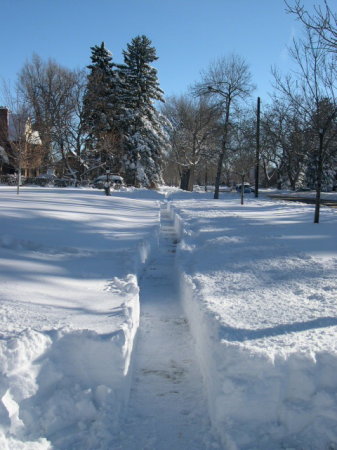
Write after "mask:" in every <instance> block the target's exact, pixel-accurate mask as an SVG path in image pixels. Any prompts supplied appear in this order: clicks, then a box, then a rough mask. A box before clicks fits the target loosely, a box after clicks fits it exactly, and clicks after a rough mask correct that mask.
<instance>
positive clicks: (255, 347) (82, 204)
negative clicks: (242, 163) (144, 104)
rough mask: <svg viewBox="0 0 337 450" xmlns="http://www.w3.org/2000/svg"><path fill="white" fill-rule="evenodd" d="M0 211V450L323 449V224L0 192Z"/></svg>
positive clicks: (290, 211)
mask: <svg viewBox="0 0 337 450" xmlns="http://www.w3.org/2000/svg"><path fill="white" fill-rule="evenodd" d="M0 208H1V209H0V217H1V221H0V283H1V290H0V313H1V318H2V320H1V328H0V393H1V399H2V401H1V403H0V448H1V449H10V450H16V449H24V450H27V449H28V450H31V449H34V450H35V449H39V450H40V449H49V448H54V449H60V450H72V449H81V450H94V449H102V450H110V449H123V450H124V449H126V450H138V449H151V450H152V449H153V450H161V449H171V448H175V449H177V450H183V449H184V450H189V449H198V448H200V449H207V448H223V449H230V450H232V449H240V450H241V449H261V450H262V449H265V450H267V449H268V450H270V449H285V448H288V449H290V448H292V449H306V450H310V449H312V450H314V449H322V450H323V449H330V450H332V449H337V427H336V421H337V344H336V337H337V301H336V300H337V281H336V276H335V274H336V269H337V211H336V210H334V209H329V208H326V207H323V208H322V210H321V223H320V224H318V225H317V224H313V206H310V205H304V204H300V203H290V202H289V203H287V202H280V201H276V200H271V199H268V198H267V197H264V196H261V197H260V198H259V199H255V198H253V197H252V196H251V195H248V196H246V199H245V204H244V205H243V206H241V205H240V200H239V195H238V194H236V193H223V194H221V198H220V200H218V201H216V200H212V194H211V193H203V192H200V193H184V192H180V191H179V190H174V189H169V188H166V189H165V188H163V189H162V190H161V191H160V192H155V191H147V190H131V191H127V192H119V193H114V194H113V195H112V196H111V197H105V196H104V195H103V193H102V191H96V190H89V189H48V188H33V187H32V188H29V187H24V188H22V192H21V194H20V196H17V195H16V193H15V188H11V187H4V186H1V187H0ZM168 213H169V215H168ZM170 220H171V222H170ZM137 330H138V331H137ZM135 337H136V338H137V339H135Z"/></svg>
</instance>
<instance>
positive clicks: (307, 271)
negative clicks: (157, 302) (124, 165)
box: [171, 193, 337, 449]
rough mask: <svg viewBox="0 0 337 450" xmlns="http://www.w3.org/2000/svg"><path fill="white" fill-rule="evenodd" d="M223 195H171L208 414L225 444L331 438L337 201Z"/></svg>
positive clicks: (291, 443) (336, 359) (323, 442)
mask: <svg viewBox="0 0 337 450" xmlns="http://www.w3.org/2000/svg"><path fill="white" fill-rule="evenodd" d="M178 197H179V195H178ZM222 199H223V201H221V200H220V201H214V200H211V198H210V195H208V196H207V195H206V194H204V195H202V194H200V195H199V197H198V199H194V198H193V197H191V198H190V199H188V200H182V199H179V200H174V198H173V202H172V206H171V213H172V215H173V216H175V217H176V228H177V231H178V232H179V230H180V233H181V239H182V242H181V245H180V248H179V255H178V261H179V262H180V264H181V273H182V275H181V285H182V287H181V290H182V292H183V295H182V298H183V302H184V305H185V310H186V312H187V315H188V317H189V320H190V323H191V329H192V333H193V336H194V338H195V340H196V343H197V351H198V356H199V361H200V364H201V367H202V372H203V375H204V379H205V382H206V386H207V389H208V399H209V408H210V414H211V420H212V423H213V424H214V426H215V427H216V429H217V431H218V433H219V434H220V436H221V438H222V443H223V445H224V447H225V448H231V449H232V448H233V449H253V448H254V449H255V448H256V449H270V448H288V447H289V448H306V449H321V448H322V449H323V448H335V447H331V445H332V443H333V445H335V446H336V444H337V431H336V426H335V424H336V419H337V396H336V389H337V377H336V368H337V346H336V332H337V304H336V293H337V284H336V277H335V273H336V268H337V239H336V237H337V236H336V234H337V228H336V220H337V217H336V211H335V210H332V209H328V208H322V212H321V224H319V225H317V224H313V223H312V221H313V207H312V206H308V205H304V204H294V203H290V202H289V203H286V202H282V203H281V202H276V201H271V200H267V199H258V200H255V199H253V198H251V196H250V197H249V199H246V203H245V205H243V206H241V205H240V204H239V196H238V194H228V193H226V194H224V195H223V196H222ZM182 223H183V224H184V226H183V228H182V226H181V224H182ZM329 445H330V447H328V446H329Z"/></svg>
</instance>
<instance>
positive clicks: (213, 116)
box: [163, 95, 221, 190]
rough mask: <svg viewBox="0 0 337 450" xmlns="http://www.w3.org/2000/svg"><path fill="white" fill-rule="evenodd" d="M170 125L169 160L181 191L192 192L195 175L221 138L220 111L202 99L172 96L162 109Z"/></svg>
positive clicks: (210, 155)
mask: <svg viewBox="0 0 337 450" xmlns="http://www.w3.org/2000/svg"><path fill="white" fill-rule="evenodd" d="M163 112H164V114H165V116H166V117H167V118H168V119H169V121H170V122H171V125H172V128H171V132H170V138H171V145H172V159H173V160H174V162H175V164H176V165H177V166H178V168H179V172H180V175H181V183H180V187H181V189H185V190H193V184H194V181H195V173H196V171H197V170H198V168H199V167H200V165H203V166H204V165H205V162H206V161H207V160H209V158H211V157H212V156H213V155H212V150H214V145H215V142H216V141H219V138H220V116H221V111H220V110H219V109H218V108H216V107H214V106H213V105H209V103H208V102H207V100H206V99H205V98H198V99H196V98H193V97H188V96H186V95H185V96H181V97H172V98H170V99H169V100H168V101H167V102H166V103H165V105H164V107H163Z"/></svg>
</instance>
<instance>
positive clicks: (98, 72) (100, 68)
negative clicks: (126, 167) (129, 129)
mask: <svg viewBox="0 0 337 450" xmlns="http://www.w3.org/2000/svg"><path fill="white" fill-rule="evenodd" d="M91 51H92V55H91V61H92V63H91V64H90V65H89V66H88V69H90V73H89V75H88V84H87V89H86V93H85V96H84V123H85V128H86V131H87V133H88V144H89V147H90V149H91V153H92V156H94V158H95V160H96V162H98V163H106V164H107V167H108V166H109V167H110V168H111V167H112V164H114V167H116V166H117V167H118V158H116V157H115V158H114V156H116V154H118V147H119V141H120V132H119V129H118V128H119V127H118V111H119V107H118V104H119V93H120V89H121V87H120V78H119V75H118V68H117V66H116V65H115V64H114V63H113V62H112V55H111V53H110V52H109V50H107V49H106V48H105V45H104V42H102V44H101V45H100V46H98V45H95V46H94V47H91ZM115 170H116V169H115ZM117 170H118V168H117Z"/></svg>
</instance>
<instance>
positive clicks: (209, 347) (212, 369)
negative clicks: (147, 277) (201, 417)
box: [169, 204, 337, 450]
mask: <svg viewBox="0 0 337 450" xmlns="http://www.w3.org/2000/svg"><path fill="white" fill-rule="evenodd" d="M169 209H170V214H171V217H172V219H173V220H174V223H175V229H176V232H177V235H178V237H180V244H179V245H178V249H177V270H178V273H179V274H180V283H181V299H182V303H183V306H184V309H185V312H186V316H187V318H188V320H189V325H190V328H191V332H192V334H193V337H194V340H195V345H196V353H197V357H198V360H199V364H200V368H201V372H202V374H203V377H204V382H205V386H206V390H207V396H208V406H209V413H210V417H211V421H212V425H213V427H214V428H215V430H216V431H217V433H218V434H219V436H220V438H221V440H222V443H223V446H224V448H226V449H228V450H244V449H246V450H248V449H249V450H253V449H258V450H270V449H271V448H273V449H281V448H282V449H283V448H291V449H304V448H305V449H306V450H319V449H322V450H323V449H329V450H335V449H337V427H336V423H337V355H336V354H335V353H334V352H323V351H322V352H316V353H314V354H313V353H304V352H303V353H301V352H294V353H290V354H289V353H288V354H287V353H286V352H284V353H280V354H278V355H274V356H272V355H270V354H269V353H268V352H267V351H263V350H261V349H257V348H256V349H254V350H252V348H248V347H247V346H245V344H244V343H242V342H235V340H233V341H231V342H230V341H227V340H224V339H221V337H220V336H221V333H219V329H220V323H219V320H218V318H217V317H215V315H214V314H213V313H212V312H211V311H210V310H209V309H208V308H207V303H206V301H205V298H203V297H202V296H201V294H200V292H199V291H198V290H197V288H196V286H195V285H194V283H193V275H189V274H188V273H187V272H188V266H187V265H186V264H188V261H189V260H190V255H189V256H188V258H186V251H185V249H188V250H187V251H188V252H189V253H190V252H191V246H190V245H189V242H188V241H189V236H190V231H189V230H187V229H185V228H184V225H183V219H182V217H181V216H180V215H179V211H177V210H175V208H174V206H173V205H172V204H169ZM192 251H193V250H192Z"/></svg>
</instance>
